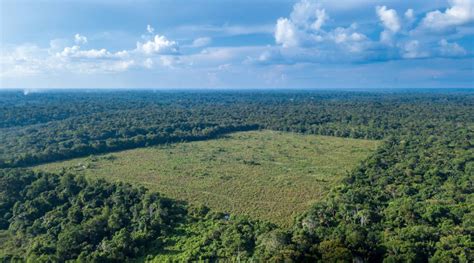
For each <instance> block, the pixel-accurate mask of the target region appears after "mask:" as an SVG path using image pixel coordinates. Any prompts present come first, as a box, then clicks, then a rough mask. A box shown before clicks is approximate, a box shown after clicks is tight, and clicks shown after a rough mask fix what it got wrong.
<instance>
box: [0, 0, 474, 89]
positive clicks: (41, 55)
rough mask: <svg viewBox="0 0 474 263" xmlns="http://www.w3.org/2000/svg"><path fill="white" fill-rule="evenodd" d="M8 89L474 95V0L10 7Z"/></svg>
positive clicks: (12, 3)
mask: <svg viewBox="0 0 474 263" xmlns="http://www.w3.org/2000/svg"><path fill="white" fill-rule="evenodd" d="M0 37H1V38H0V51H1V54H0V89H9V88H18V89H45V88H51V89H52V88H61V89H67V88H87V89H93V88H119V89H122V88H127V89H148V88H152V89H228V88H231V89H239V88H242V89H259V88H262V89H271V88H284V89H292V88H295V89H301V88H314V89H333V88H334V89H341V88H342V89H346V88H347V89H358V88H360V89H371V88H404V89H409V88H474V74H473V73H474V70H473V69H474V59H473V54H474V0H430V1H426V0H412V1H402V0H400V1H393V0H386V1H384V0H379V1H376V0H340V1H330V0H314V1H313V0H300V1H289V0H275V1H270V0H267V1H264V0H241V1H237V0H234V1H231V0H198V1H191V0H190V1H183V0H161V1H160V0H157V1H148V0H136V1H131V0H123V1H116V0H97V1H92V0H82V1H79V0H77V1H76V0H62V1H59V0H58V1H53V0H35V1H33V0H29V1H25V0H0Z"/></svg>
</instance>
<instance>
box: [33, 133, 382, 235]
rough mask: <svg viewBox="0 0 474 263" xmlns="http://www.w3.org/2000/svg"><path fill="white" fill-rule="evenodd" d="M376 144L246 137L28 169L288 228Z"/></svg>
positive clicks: (302, 137)
mask: <svg viewBox="0 0 474 263" xmlns="http://www.w3.org/2000/svg"><path fill="white" fill-rule="evenodd" d="M377 145H378V142H377V141H371V140H359V139H345V138H336V137H327V136H316V135H301V134H292V133H285V132H274V131H268V130H267V131H252V132H240V133H235V134H231V135H228V136H225V137H224V138H220V139H217V140H207V141H200V142H190V143H178V144H170V145H164V146H157V147H150V148H141V149H135V150H127V151H123V152H117V153H113V154H109V155H101V156H91V157H88V158H81V159H73V160H70V161H64V162H56V163H49V164H45V165H41V166H38V167H36V168H35V169H38V170H45V171H51V172H59V171H63V170H67V171H77V172H78V173H81V174H85V175H87V176H90V177H99V178H106V179H109V180H114V181H125V182H129V183H139V184H141V185H144V186H146V187H148V188H149V189H152V190H156V191H158V192H160V193H162V194H164V195H166V196H168V197H171V198H175V199H180V200H186V201H188V202H191V203H194V204H204V205H207V206H209V207H210V208H212V209H215V210H216V211H221V212H228V213H232V214H244V215H249V216H252V217H254V218H259V219H266V220H269V221H271V222H274V223H277V224H279V225H282V226H286V227H289V226H290V225H291V224H292V223H293V218H294V217H295V216H296V215H299V214H301V213H302V212H303V211H305V210H307V209H308V208H309V207H310V206H311V204H313V203H314V202H315V201H317V200H320V199H321V198H323V197H324V196H325V195H326V194H327V192H328V191H329V189H330V188H331V187H332V186H334V185H335V184H337V183H338V182H340V180H341V178H342V177H343V176H344V175H345V174H347V173H348V171H351V170H353V169H354V168H355V167H356V165H357V164H358V163H360V162H361V161H362V160H364V159H366V158H367V156H368V155H369V154H370V153H371V152H372V151H373V150H374V149H375V148H376V147H377Z"/></svg>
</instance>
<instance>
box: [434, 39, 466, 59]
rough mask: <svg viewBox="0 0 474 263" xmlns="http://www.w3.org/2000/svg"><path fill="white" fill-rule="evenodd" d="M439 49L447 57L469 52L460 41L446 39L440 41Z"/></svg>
mask: <svg viewBox="0 0 474 263" xmlns="http://www.w3.org/2000/svg"><path fill="white" fill-rule="evenodd" d="M439 51H440V54H441V55H442V56H445V57H459V56H464V55H466V54H467V51H466V50H465V49H464V48H463V47H461V46H460V45H459V44H458V43H449V42H448V41H447V40H446V39H441V40H440V41H439Z"/></svg>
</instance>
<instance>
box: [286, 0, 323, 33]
mask: <svg viewBox="0 0 474 263" xmlns="http://www.w3.org/2000/svg"><path fill="white" fill-rule="evenodd" d="M290 18H291V21H292V22H293V23H294V24H296V25H297V26H299V27H303V28H306V29H307V28H311V29H313V30H320V29H321V27H322V26H323V25H324V22H326V20H328V19H329V16H328V15H327V14H326V10H325V9H321V8H320V5H319V4H318V3H316V2H315V1H309V0H303V1H301V2H298V3H296V4H295V5H294V6H293V11H292V12H291V14H290Z"/></svg>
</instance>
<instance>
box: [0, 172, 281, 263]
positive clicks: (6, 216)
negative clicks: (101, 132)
mask: <svg viewBox="0 0 474 263" xmlns="http://www.w3.org/2000/svg"><path fill="white" fill-rule="evenodd" d="M0 186H1V188H0V193H1V195H0V212H1V214H2V215H3V218H2V222H3V224H2V227H1V228H0V231H3V232H2V233H4V232H5V231H6V232H8V233H11V235H12V236H11V237H9V238H7V241H9V242H10V244H8V245H5V244H0V261H1V260H5V261H8V260H12V259H14V258H17V259H19V260H30V261H32V262H38V261H40V262H42V261H44V262H48V261H53V262H65V261H68V260H77V261H79V262H120V261H125V260H129V259H132V258H137V257H140V256H144V255H146V253H148V254H149V253H150V251H156V253H157V254H160V253H164V251H165V245H166V246H167V245H168V241H167V239H169V238H172V237H174V236H177V235H179V233H178V232H179V231H178V228H183V227H187V228H191V229H193V228H196V229H197V231H198V234H199V235H201V237H202V238H201V240H200V241H199V242H196V243H193V244H192V246H191V247H190V248H189V249H188V250H186V251H185V253H184V254H185V257H184V258H185V259H187V260H198V259H206V260H217V259H219V258H230V257H234V256H238V257H240V258H250V257H251V256H253V251H254V248H255V242H256V238H257V235H259V234H260V233H263V232H266V231H269V230H270V229H272V228H273V226H272V225H270V224H267V223H258V222H254V221H249V220H247V219H242V218H238V217H237V218H230V217H228V216H226V215H223V214H215V213H211V212H210V211H209V209H208V208H206V207H201V208H199V209H195V210H192V211H191V213H188V208H187V206H185V205H184V204H181V203H177V202H175V201H172V200H169V199H166V198H163V197H160V196H159V195H158V194H156V193H150V192H147V191H146V190H145V189H144V188H135V187H132V186H130V185H127V184H121V183H108V182H105V181H103V180H88V179H85V178H84V177H82V176H73V175H70V174H63V175H56V174H47V173H34V172H32V171H29V170H23V169H12V170H7V169H3V170H0ZM202 224H207V225H210V226H211V227H208V228H204V229H201V228H199V226H200V225H202ZM196 226H197V227H196ZM0 238H1V236H0Z"/></svg>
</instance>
